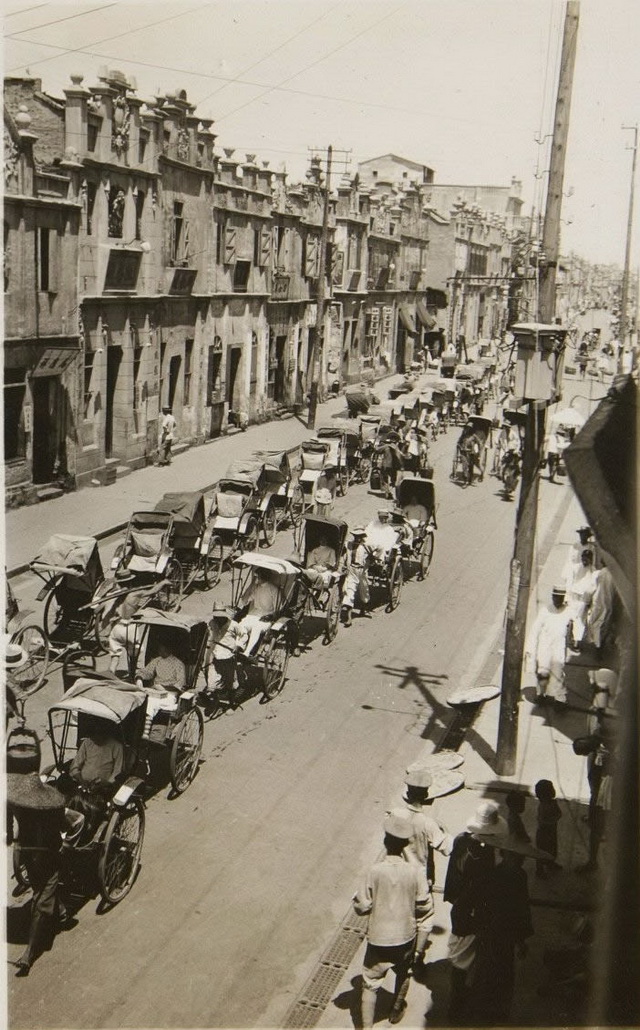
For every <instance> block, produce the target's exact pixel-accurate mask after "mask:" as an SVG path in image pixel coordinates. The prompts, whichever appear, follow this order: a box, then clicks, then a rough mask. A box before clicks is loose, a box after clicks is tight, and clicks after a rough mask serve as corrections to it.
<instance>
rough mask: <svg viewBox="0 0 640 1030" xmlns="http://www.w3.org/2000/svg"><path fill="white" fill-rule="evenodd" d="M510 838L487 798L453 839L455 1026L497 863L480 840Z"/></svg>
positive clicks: (460, 1020) (449, 881)
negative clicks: (481, 905) (485, 888)
mask: <svg viewBox="0 0 640 1030" xmlns="http://www.w3.org/2000/svg"><path fill="white" fill-rule="evenodd" d="M475 833H482V834H483V835H484V836H485V837H490V836H492V835H493V836H499V837H506V835H507V824H506V822H505V820H504V819H503V818H502V816H501V815H499V812H498V806H497V805H496V803H495V802H494V801H483V802H481V804H480V805H479V806H478V809H477V811H476V812H475V813H474V815H473V816H472V818H471V819H470V820H469V821H468V823H467V825H466V827H465V829H464V830H463V831H462V833H459V834H458V835H457V836H456V838H455V839H454V841H453V848H452V851H451V856H450V858H449V864H448V866H447V875H446V878H445V884H444V900H445V901H448V902H450V904H451V933H450V934H449V944H448V953H447V957H448V959H449V962H450V963H451V993H450V1000H449V1021H450V1023H451V1024H452V1026H461V1025H463V1024H464V1022H465V1016H466V1007H467V1002H468V990H469V982H470V978H471V975H472V970H473V965H474V962H475V958H476V933H477V929H478V924H477V905H478V902H479V900H480V897H481V892H480V891H481V887H482V885H483V883H484V882H485V880H486V879H487V876H488V875H489V873H490V872H491V871H492V870H493V867H494V865H495V854H496V853H495V851H494V850H493V848H491V847H489V846H487V844H486V843H483V842H481V841H479V840H477V839H476V838H475V836H474V834H475Z"/></svg>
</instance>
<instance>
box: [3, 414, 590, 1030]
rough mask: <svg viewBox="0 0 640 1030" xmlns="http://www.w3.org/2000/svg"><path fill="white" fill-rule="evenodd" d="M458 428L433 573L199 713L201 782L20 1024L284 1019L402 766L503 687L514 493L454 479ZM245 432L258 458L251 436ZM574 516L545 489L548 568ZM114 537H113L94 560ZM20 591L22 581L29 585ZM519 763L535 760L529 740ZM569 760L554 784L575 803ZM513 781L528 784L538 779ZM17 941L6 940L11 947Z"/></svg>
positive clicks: (366, 506)
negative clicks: (272, 676)
mask: <svg viewBox="0 0 640 1030" xmlns="http://www.w3.org/2000/svg"><path fill="white" fill-rule="evenodd" d="M457 435H458V431H457V430H450V432H449V434H448V435H446V436H444V437H440V438H439V440H438V441H437V442H436V443H435V444H434V445H433V447H432V451H433V463H434V465H435V482H436V486H437V499H438V525H439V530H438V533H437V538H436V550H435V557H434V561H433V565H432V569H431V573H430V575H429V576H428V578H427V580H426V581H425V582H424V583H418V582H414V581H412V582H408V583H407V584H405V588H404V591H403V594H402V598H401V603H400V606H399V608H398V609H397V610H396V611H395V612H394V613H392V614H387V613H385V612H384V610H383V609H382V608H381V607H379V608H378V609H377V610H376V611H375V612H374V613H373V614H372V616H371V617H370V618H366V619H356V620H354V626H353V628H352V629H351V630H346V629H344V628H341V629H340V631H339V634H338V637H337V639H336V640H335V641H334V642H333V644H331V645H330V646H328V647H323V646H322V643H321V640H320V639H315V640H314V641H313V642H312V643H311V645H310V647H309V648H308V649H306V650H305V651H304V652H303V655H302V656H301V657H300V658H299V659H292V661H291V662H290V665H289V673H288V678H287V682H286V684H285V687H284V690H283V692H282V694H281V695H280V696H279V697H278V698H277V699H276V700H275V701H273V702H272V703H271V704H270V705H268V706H262V705H259V704H258V701H257V699H253V700H250V701H248V702H247V703H246V705H245V706H244V707H243V708H242V709H240V710H237V711H234V712H229V713H227V714H225V715H224V716H223V717H222V718H220V719H217V720H215V721H213V722H209V723H207V725H206V730H205V745H204V752H203V764H202V766H201V769H200V772H199V774H198V776H197V778H196V780H195V781H194V783H193V784H192V786H191V787H190V788H189V790H188V791H187V792H186V794H184V795H183V796H181V797H179V798H177V799H176V800H172V801H169V800H167V798H166V791H164V792H161V793H160V794H158V795H157V796H155V797H153V798H152V799H151V800H150V801H149V804H148V811H147V831H146V837H145V844H144V850H143V865H142V870H141V873H140V876H139V879H138V881H137V882H136V884H135V886H134V888H133V890H132V892H131V894H130V896H129V897H128V898H126V899H125V901H124V902H123V903H122V904H121V905H120V906H118V907H117V908H115V909H114V910H112V911H111V912H109V913H107V914H105V915H97V914H96V901H95V900H93V901H89V902H88V903H87V904H86V905H84V907H83V908H82V909H81V910H80V912H79V913H78V918H79V924H78V926H77V927H75V928H74V929H73V930H72V931H71V932H70V933H67V934H65V935H62V936H60V937H58V938H57V939H56V941H55V943H54V946H53V949H52V951H51V952H50V953H48V954H46V955H45V956H44V957H43V958H42V959H41V960H40V961H39V962H38V963H37V964H36V965H35V966H34V968H33V970H32V972H31V975H30V977H29V978H28V980H19V979H18V980H16V979H14V978H13V977H10V983H9V990H10V995H9V1002H10V1011H11V1018H12V1024H13V1026H14V1027H43V1026H47V1027H55V1026H63V1025H64V1026H68V1027H83V1026H95V1027H108V1026H132V1027H133V1026H144V1025H146V1026H157V1027H177V1026H253V1025H259V1026H273V1025H282V1022H283V1020H284V1018H285V1016H286V1013H287V1011H288V1010H289V1009H290V1007H291V1006H292V1004H293V1003H294V1001H295V999H296V997H297V996H298V994H299V993H300V991H301V989H302V987H303V985H304V983H305V982H306V981H307V980H308V978H309V976H310V975H311V973H312V972H313V970H314V968H315V966H316V964H317V962H318V959H319V956H320V955H321V953H322V951H323V948H324V947H326V944H327V942H328V941H330V940H331V939H332V937H333V935H334V934H335V932H336V928H337V927H338V925H339V924H340V921H341V919H342V918H343V916H344V914H345V913H346V912H347V911H348V909H349V904H350V898H351V895H352V893H353V891H354V889H355V886H356V885H357V882H358V877H359V875H360V872H361V870H362V868H363V866H365V865H366V864H367V863H368V862H370V861H371V860H372V859H373V858H374V857H375V855H376V854H377V853H378V851H379V848H380V829H379V828H380V824H381V818H382V814H383V813H384V811H385V809H386V808H387V807H388V805H389V803H390V802H391V801H392V800H393V798H394V796H396V795H397V792H398V791H399V789H400V786H401V782H402V775H403V772H404V769H405V768H406V766H407V764H409V763H410V762H411V761H413V760H415V759H416V758H417V757H418V756H420V755H422V754H424V753H425V751H427V752H428V751H430V750H432V749H433V747H434V746H435V745H436V744H437V742H438V740H439V739H440V737H441V736H442V734H443V732H444V730H445V728H446V727H447V725H448V724H449V722H450V720H451V717H452V710H451V709H450V708H449V707H448V706H447V705H446V698H447V695H448V694H449V693H450V692H451V691H452V689H454V688H457V687H459V686H463V685H467V684H470V683H472V682H495V677H496V675H497V672H498V665H499V661H500V655H499V651H500V648H501V647H502V641H501V636H500V634H501V626H502V615H503V610H504V598H505V591H506V586H507V570H508V562H509V558H510V556H511V549H512V538H513V522H514V512H515V504H514V503H509V502H505V501H504V500H503V499H502V498H501V496H500V494H499V491H498V485H499V484H498V482H497V480H496V479H494V478H491V477H488V478H486V479H485V481H484V482H483V483H481V484H479V485H477V486H475V487H472V488H471V489H467V490H462V489H460V488H459V487H457V486H455V485H454V484H452V483H451V482H450V481H449V476H448V474H449V471H450V467H451V460H452V452H453V446H454V441H455V439H456V438H457ZM242 440H243V443H245V445H246V446H247V450H248V449H249V445H250V437H249V435H247V436H246V437H243V438H242ZM252 446H253V444H252ZM178 468H179V463H178V462H176V464H175V466H173V467H172V471H175V472H177V470H178ZM154 471H155V470H154ZM158 471H159V472H160V471H164V470H158ZM126 482H127V484H129V483H132V484H133V483H134V482H135V475H134V476H131V477H129V478H128V480H126ZM175 485H176V486H177V485H178V484H177V483H176V484H175ZM180 485H181V484H180ZM162 488H164V486H162V487H161V489H162ZM91 493H92V495H93V491H92V492H91ZM83 496H84V495H83V494H82V493H81V494H78V495H76V498H77V500H78V501H79V502H80V503H81V501H82V497H83ZM150 499H151V500H153V498H150ZM378 505H379V498H378V497H377V496H374V495H372V494H370V493H369V492H368V490H367V489H366V488H365V487H364V486H355V487H352V488H350V490H349V491H348V493H347V496H346V497H345V498H344V499H340V500H338V502H337V505H336V512H337V514H340V515H344V516H345V517H346V518H347V520H348V521H349V523H350V525H355V524H357V523H358V522H363V521H367V520H368V519H369V518H370V517H371V515H372V514H373V513H374V512H375V510H376V508H377V507H378ZM41 507H42V509H43V514H45V513H46V510H47V506H46V505H42V506H41ZM51 510H53V508H52V509H51ZM578 517H579V516H578V515H577V513H576V511H575V502H573V503H572V501H571V495H570V491H569V488H568V487H566V486H564V485H560V484H549V483H547V482H546V480H544V481H543V482H542V484H541V521H540V535H539V539H540V552H539V554H538V556H537V564H538V567H539V568H540V569H541V568H542V567H543V564H544V562H545V561H546V560H547V559H548V556H549V553H550V551H551V549H552V547H553V546H558V547H559V548H560V552H561V551H562V549H563V548H564V547H565V546H566V544H568V543H570V541H571V533H572V527H573V523H574V522H575V520H576V518H578ZM55 528H60V527H59V526H58V525H52V526H51V529H55ZM113 544H114V541H113V540H109V541H105V545H106V546H105V547H104V548H101V550H102V553H103V561H105V562H106V561H107V560H108V558H109V556H110V548H112V547H113ZM291 547H292V538H291V535H290V533H281V534H280V535H279V536H278V539H277V541H276V544H275V546H274V548H273V549H272V553H278V554H283V555H284V554H287V553H290V552H291ZM17 583H18V584H19V589H22V588H23V587H24V585H25V584H26V583H27V577H26V576H21V577H19V578H18V580H17ZM228 591H229V580H228V576H226V575H225V577H224V579H223V581H222V583H221V584H220V585H219V586H218V588H217V589H216V591H215V594H216V596H217V597H221V598H222V599H223V600H226V599H228ZM27 592H28V591H27ZM211 598H212V595H211V594H210V593H203V592H195V593H194V594H192V595H191V596H190V597H188V598H187V599H186V601H185V603H184V610H185V611H188V612H191V613H202V614H203V615H205V614H206V613H207V612H208V610H209V608H210V605H211ZM483 675H484V676H487V675H488V677H489V678H488V679H483ZM59 693H60V681H59V679H58V678H57V677H56V676H53V677H52V679H51V682H50V683H49V684H47V686H46V687H45V688H44V689H43V690H42V691H41V693H40V694H38V695H37V696H36V698H34V699H33V701H32V702H30V707H29V715H30V721H33V722H34V723H35V724H39V725H42V720H43V717H44V710H45V707H46V705H47V704H48V703H50V702H51V701H52V700H53V699H54V698H55V697H56V696H59ZM495 706H496V703H494V704H493V706H489V705H488V706H487V714H488V715H489V713H490V712H491V711H492V712H493V715H492V716H491V718H490V720H489V723H488V725H486V726H485V727H484V728H483V732H484V738H483V737H482V736H481V733H480V731H479V730H474V732H473V733H472V734H470V735H469V738H468V741H467V746H468V748H469V749H470V750H469V759H475V763H474V761H469V759H468V764H469V771H468V772H467V774H466V775H467V780H468V782H469V783H470V790H471V791H472V793H471V795H468V792H467V791H464V792H463V793H462V794H461V795H457V796H456V799H455V800H453V799H449V802H450V803H449V804H448V807H447V804H446V803H445V802H444V801H443V802H440V803H439V804H440V806H443V811H442V814H443V816H445V818H446V819H447V821H448V822H449V823H450V825H451V827H452V829H454V830H456V829H457V828H458V825H459V824H460V821H461V820H462V818H463V814H464V815H465V817H466V812H467V810H468V809H469V808H470V807H471V808H472V807H473V806H474V804H475V801H474V795H473V791H474V790H477V786H476V787H474V786H473V782H474V780H477V781H479V782H482V780H483V778H484V781H485V782H486V780H487V770H488V769H489V767H488V766H487V765H485V763H484V760H483V756H484V758H485V759H486V757H487V749H489V751H490V750H491V748H493V746H494V745H495V739H494V735H495V713H496V707H495ZM527 707H529V706H527ZM526 726H527V720H525V723H524V727H523V733H525V734H528V733H529V731H528V730H527V729H526V728H525V727H526ZM549 732H553V728H551V731H549V730H548V729H547V731H546V736H548V735H549ZM523 754H528V755H529V758H528V760H527V762H528V763H531V762H533V763H534V764H535V748H534V750H533V752H531V749H530V748H529V750H526V749H525V752H523ZM575 768H576V775H575V776H574V777H573V778H572V782H571V783H570V785H569V784H566V785H563V789H565V788H566V793H567V795H569V793H570V792H573V793H572V796H574V797H575V796H576V793H577V791H579V789H580V783H579V780H580V776H581V767H580V768H578V765H577V764H576V767H575ZM489 771H490V770H489ZM519 773H520V775H521V776H522V781H523V782H525V781H526V779H527V777H528V779H529V780H530V779H531V776H535V771H534V770H533V769H531V770H529V769H522V770H519ZM470 774H471V775H470ZM465 795H467V796H466V797H465ZM470 799H471V800H470ZM578 844H579V842H578ZM16 904H17V903H16ZM16 918H17V917H14V915H11V918H10V929H9V939H10V941H12V940H13V938H12V927H13V926H14V925H15V922H14V919H16ZM17 950H18V945H17V944H16V943H10V946H9V958H11V957H13V956H14V954H17ZM96 969H99V970H100V975H99V976H95V975H93V974H92V972H91V971H93V970H96ZM178 971H180V972H179V976H178ZM185 983H188V985H189V989H188V990H185V989H184V985H185ZM114 984H117V985H118V987H117V990H114ZM178 985H179V989H177V987H178ZM344 1015H346V1016H347V1020H348V1013H346V1014H343V1017H344ZM332 1025H345V1026H348V1025H350V1023H349V1022H348V1021H347V1022H346V1023H342V1022H338V1023H335V1024H332Z"/></svg>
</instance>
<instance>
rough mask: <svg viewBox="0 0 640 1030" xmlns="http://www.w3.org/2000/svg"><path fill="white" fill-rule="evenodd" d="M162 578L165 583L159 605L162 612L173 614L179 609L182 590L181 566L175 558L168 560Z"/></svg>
mask: <svg viewBox="0 0 640 1030" xmlns="http://www.w3.org/2000/svg"><path fill="white" fill-rule="evenodd" d="M164 578H165V580H166V582H165V586H164V588H163V591H162V599H161V605H162V608H163V609H164V611H166V612H175V611H177V610H178V608H179V607H180V602H181V600H182V591H183V589H184V576H183V574H182V565H181V564H180V562H179V561H178V559H177V558H169V561H168V562H167V565H166V568H165V570H164Z"/></svg>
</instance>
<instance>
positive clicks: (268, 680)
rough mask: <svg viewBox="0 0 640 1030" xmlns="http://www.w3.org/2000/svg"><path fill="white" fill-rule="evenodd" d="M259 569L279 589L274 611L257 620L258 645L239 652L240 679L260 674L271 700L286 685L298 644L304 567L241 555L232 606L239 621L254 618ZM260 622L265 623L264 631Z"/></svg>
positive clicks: (233, 573) (233, 583)
mask: <svg viewBox="0 0 640 1030" xmlns="http://www.w3.org/2000/svg"><path fill="white" fill-rule="evenodd" d="M256 570H261V574H262V575H265V576H267V577H268V579H269V581H270V583H271V584H273V585H274V586H275V588H276V591H275V603H274V606H273V612H272V613H271V615H269V616H266V615H265V616H261V617H260V619H259V620H257V621H256V624H255V626H254V630H255V632H254V636H255V643H251V641H250V642H249V643H250V649H249V650H245V651H237V652H236V654H235V659H236V663H237V672H238V678H239V679H244V680H245V681H246V680H247V679H248V678H250V677H251V676H252V674H257V675H258V677H259V681H260V685H261V687H262V695H263V700H264V701H271V700H272V698H274V697H275V696H276V695H277V694H279V693H280V691H281V690H282V687H283V686H284V680H285V676H286V673H287V665H288V664H289V654H290V652H291V650H292V647H293V646H294V643H295V642H296V641H297V628H296V625H295V620H294V618H293V614H292V613H293V599H294V595H295V589H296V583H297V581H298V578H299V576H300V566H299V565H297V564H296V563H295V562H291V561H287V560H286V559H284V558H272V557H271V556H269V555H262V554H242V555H239V556H238V557H237V558H236V559H235V561H234V563H233V565H232V568H231V605H232V608H233V610H234V612H235V617H236V619H239V620H240V621H241V622H242V619H243V618H244V617H245V616H250V615H251V612H250V601H249V600H248V595H249V594H250V591H251V585H252V581H254V580H255V574H256ZM260 623H264V628H262V626H260Z"/></svg>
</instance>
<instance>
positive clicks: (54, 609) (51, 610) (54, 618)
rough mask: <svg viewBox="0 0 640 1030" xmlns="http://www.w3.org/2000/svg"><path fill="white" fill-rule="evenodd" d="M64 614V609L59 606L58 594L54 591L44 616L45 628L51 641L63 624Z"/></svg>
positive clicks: (47, 603) (48, 600) (49, 598)
mask: <svg viewBox="0 0 640 1030" xmlns="http://www.w3.org/2000/svg"><path fill="white" fill-rule="evenodd" d="M62 614H63V613H62V608H61V607H60V605H59V604H58V599H57V598H56V592H55V590H52V591H51V593H50V594H49V596H48V598H47V601H46V604H45V606H44V612H43V614H42V623H43V628H44V631H45V633H46V634H47V636H48V638H49V639H51V637H52V636H53V634H54V633H55V631H56V630H57V629H58V628H59V626H60V624H61V623H62Z"/></svg>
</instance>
